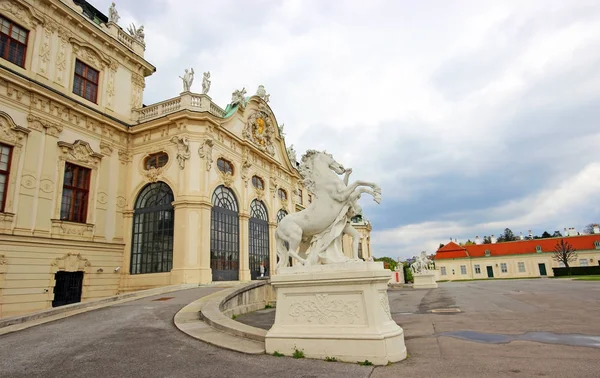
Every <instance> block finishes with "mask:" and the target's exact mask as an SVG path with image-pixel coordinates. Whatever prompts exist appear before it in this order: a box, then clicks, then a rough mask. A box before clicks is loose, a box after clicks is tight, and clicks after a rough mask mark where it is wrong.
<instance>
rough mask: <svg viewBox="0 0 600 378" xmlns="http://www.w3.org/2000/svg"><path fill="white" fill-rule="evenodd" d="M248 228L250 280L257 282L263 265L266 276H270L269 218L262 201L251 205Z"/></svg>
mask: <svg viewBox="0 0 600 378" xmlns="http://www.w3.org/2000/svg"><path fill="white" fill-rule="evenodd" d="M248 228H249V230H248V238H249V240H248V242H249V243H248V244H249V247H250V251H249V259H250V278H251V279H253V280H255V279H257V278H258V277H260V264H261V263H262V264H263V268H264V272H265V273H264V274H265V276H268V275H269V217H268V215H267V208H266V207H265V205H264V204H263V203H262V202H261V201H257V200H254V201H252V203H251V204H250V222H249V223H248Z"/></svg>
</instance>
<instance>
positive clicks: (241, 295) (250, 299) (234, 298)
mask: <svg viewBox="0 0 600 378" xmlns="http://www.w3.org/2000/svg"><path fill="white" fill-rule="evenodd" d="M221 293H222V295H217V296H215V297H214V298H211V299H210V300H209V301H207V302H206V304H205V305H203V306H202V309H201V310H200V319H202V320H204V321H205V322H206V323H207V324H209V325H210V326H211V327H213V328H215V329H218V330H220V331H223V332H226V333H229V334H230V335H234V336H240V337H244V338H247V339H252V340H257V341H263V342H264V341H265V336H266V334H267V331H265V330H264V329H261V328H257V327H252V326H249V325H246V324H243V323H240V322H236V321H235V320H233V319H232V317H233V315H236V316H237V315H242V314H246V313H248V312H252V311H257V310H261V309H263V308H265V306H266V305H267V303H268V304H271V305H272V304H274V303H275V300H274V298H275V293H274V291H273V289H272V287H271V285H270V284H269V283H268V282H267V281H266V280H265V281H255V282H252V283H250V284H248V285H244V286H242V287H236V288H233V289H229V290H224V291H223V292H221Z"/></svg>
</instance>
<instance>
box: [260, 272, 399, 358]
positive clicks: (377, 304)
mask: <svg viewBox="0 0 600 378" xmlns="http://www.w3.org/2000/svg"><path fill="white" fill-rule="evenodd" d="M389 280H390V271H389V270H388V269H384V268H383V263H381V262H356V263H340V264H328V265H314V266H295V267H287V268H281V271H280V272H279V274H277V275H275V276H273V277H271V285H273V288H274V289H275V290H276V293H277V309H276V314H275V323H274V324H273V327H272V328H271V329H270V330H269V331H268V332H267V335H266V338H265V347H266V352H267V353H269V354H273V353H274V352H278V353H282V354H284V355H287V356H291V355H293V354H294V352H295V351H296V350H298V351H302V352H303V353H304V356H305V357H307V358H315V359H321V360H324V359H325V358H326V357H330V358H335V359H337V360H338V361H346V362H353V363H356V362H359V361H360V362H363V361H365V360H369V361H370V362H372V363H373V364H375V365H385V364H387V363H388V362H397V361H401V360H403V359H405V358H406V346H405V344H404V331H403V330H402V328H400V327H399V326H398V325H397V324H396V322H394V321H393V320H392V316H391V314H390V306H389V302H388V296H387V284H388V281H389Z"/></svg>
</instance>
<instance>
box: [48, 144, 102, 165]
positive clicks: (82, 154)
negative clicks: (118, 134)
mask: <svg viewBox="0 0 600 378" xmlns="http://www.w3.org/2000/svg"><path fill="white" fill-rule="evenodd" d="M57 144H58V147H60V149H61V152H62V156H60V157H59V159H62V160H72V161H75V162H77V163H82V164H84V165H87V166H89V167H92V168H98V164H100V160H102V155H101V154H99V153H97V152H94V150H92V148H91V147H90V145H89V143H87V142H84V141H82V140H76V141H75V143H73V144H71V143H67V142H62V141H60V142H58V143H57Z"/></svg>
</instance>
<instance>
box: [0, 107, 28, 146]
mask: <svg viewBox="0 0 600 378" xmlns="http://www.w3.org/2000/svg"><path fill="white" fill-rule="evenodd" d="M30 132H31V130H28V129H26V128H24V127H21V126H17V124H15V123H14V121H13V120H12V118H11V117H10V116H9V115H8V114H7V113H5V112H3V111H0V141H2V142H6V143H8V144H11V145H16V146H22V145H23V143H22V141H23V138H25V135H27V134H29V133H30Z"/></svg>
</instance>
